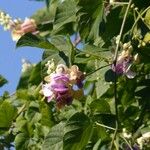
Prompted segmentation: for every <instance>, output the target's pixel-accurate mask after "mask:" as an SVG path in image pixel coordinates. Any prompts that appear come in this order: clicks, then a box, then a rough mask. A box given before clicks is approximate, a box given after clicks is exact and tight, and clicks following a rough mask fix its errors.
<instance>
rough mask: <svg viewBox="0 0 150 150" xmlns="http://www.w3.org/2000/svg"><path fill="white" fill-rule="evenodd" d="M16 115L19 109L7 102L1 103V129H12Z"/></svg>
mask: <svg viewBox="0 0 150 150" xmlns="http://www.w3.org/2000/svg"><path fill="white" fill-rule="evenodd" d="M16 115H17V109H16V107H14V106H12V105H11V103H9V102H7V101H3V102H2V103H0V127H10V126H11V123H12V121H13V119H14V118H15V116H16Z"/></svg>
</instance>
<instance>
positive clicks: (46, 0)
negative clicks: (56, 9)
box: [45, 0, 51, 8]
mask: <svg viewBox="0 0 150 150" xmlns="http://www.w3.org/2000/svg"><path fill="white" fill-rule="evenodd" d="M50 1H51V0H45V3H46V6H47V8H48V7H49V4H50Z"/></svg>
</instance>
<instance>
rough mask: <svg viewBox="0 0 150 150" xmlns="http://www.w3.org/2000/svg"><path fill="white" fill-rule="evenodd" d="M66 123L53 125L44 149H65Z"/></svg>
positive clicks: (43, 146)
mask: <svg viewBox="0 0 150 150" xmlns="http://www.w3.org/2000/svg"><path fill="white" fill-rule="evenodd" d="M63 135H64V123H62V122H60V123H59V124H57V125H55V126H53V127H52V128H51V130H50V132H49V134H48V135H47V137H46V138H45V140H44V143H43V145H42V150H63Z"/></svg>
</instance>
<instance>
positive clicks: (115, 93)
mask: <svg viewBox="0 0 150 150" xmlns="http://www.w3.org/2000/svg"><path fill="white" fill-rule="evenodd" d="M131 3H132V0H130V1H129V3H128V6H127V9H126V12H125V15H124V18H123V21H122V25H121V28H120V33H119V39H118V43H117V46H116V49H115V56H114V62H113V64H114V68H115V81H114V97H115V113H116V130H115V132H114V135H113V139H112V142H111V146H110V149H111V150H112V149H113V145H114V141H115V138H116V135H117V131H118V108H117V106H118V100H117V74H116V62H117V57H118V50H119V44H120V40H121V36H122V33H123V29H124V26H125V22H126V18H127V14H128V11H129V8H130V5H131Z"/></svg>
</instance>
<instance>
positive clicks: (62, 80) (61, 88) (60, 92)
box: [42, 60, 84, 108]
mask: <svg viewBox="0 0 150 150" xmlns="http://www.w3.org/2000/svg"><path fill="white" fill-rule="evenodd" d="M53 63H54V61H53V60H52V61H49V62H48V63H47V64H46V66H47V67H48V72H47V73H49V75H48V76H47V77H45V81H46V82H47V83H46V84H43V86H42V93H43V95H44V96H45V97H46V98H47V102H50V101H51V100H52V99H54V100H55V101H56V105H57V107H58V108H61V107H63V106H64V105H70V104H71V103H72V100H73V98H77V97H78V98H79V97H81V96H82V94H83V89H82V87H83V80H84V74H83V73H82V72H81V71H80V70H79V68H78V67H77V66H76V65H73V66H72V67H71V68H68V67H67V66H65V65H63V64H59V65H58V66H57V67H56V68H55V65H54V64H53ZM75 85H76V87H75Z"/></svg>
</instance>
